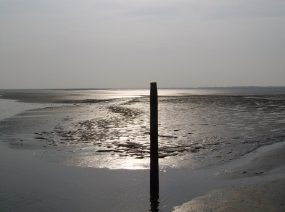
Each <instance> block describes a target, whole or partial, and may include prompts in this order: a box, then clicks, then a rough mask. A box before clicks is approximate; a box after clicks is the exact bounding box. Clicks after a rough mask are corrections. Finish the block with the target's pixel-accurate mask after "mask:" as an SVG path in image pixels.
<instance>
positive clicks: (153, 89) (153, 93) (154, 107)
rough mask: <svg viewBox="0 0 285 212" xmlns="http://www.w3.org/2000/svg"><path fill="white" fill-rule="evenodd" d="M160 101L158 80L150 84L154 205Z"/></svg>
mask: <svg viewBox="0 0 285 212" xmlns="http://www.w3.org/2000/svg"><path fill="white" fill-rule="evenodd" d="M158 197H159V167H158V101H157V85H156V82H152V83H151V84H150V198H151V203H154V205H153V204H152V206H155V205H156V203H158Z"/></svg>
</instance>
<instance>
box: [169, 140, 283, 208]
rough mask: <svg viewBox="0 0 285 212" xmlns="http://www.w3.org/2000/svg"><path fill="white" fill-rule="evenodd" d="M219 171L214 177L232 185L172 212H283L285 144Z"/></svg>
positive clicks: (262, 150) (207, 194)
mask: <svg viewBox="0 0 285 212" xmlns="http://www.w3.org/2000/svg"><path fill="white" fill-rule="evenodd" d="M221 170H222V172H220V173H219V174H218V175H219V176H220V177H222V178H224V179H227V180H230V181H232V182H236V183H235V185H232V186H226V187H225V188H220V189H217V190H213V191H210V192H208V193H206V194H205V195H202V196H200V197H197V198H194V199H193V200H191V201H189V202H187V203H184V204H182V205H181V206H177V207H175V209H174V212H196V211H197V212H208V211H218V212H227V211H233V212H238V211H244V212H252V211H257V212H259V211H260V212H267V211H270V212H281V211H285V142H283V143H280V144H275V145H271V146H267V147H263V148H261V149H259V150H257V151H256V152H253V153H251V154H250V155H247V156H246V158H243V159H241V160H239V161H235V162H234V163H232V164H227V165H225V166H224V167H223V168H222V169H221ZM237 182H238V183H237Z"/></svg>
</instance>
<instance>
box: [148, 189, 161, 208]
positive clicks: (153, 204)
mask: <svg viewBox="0 0 285 212" xmlns="http://www.w3.org/2000/svg"><path fill="white" fill-rule="evenodd" d="M158 200H159V195H158V193H157V194H150V210H149V211H151V212H159V201H158Z"/></svg>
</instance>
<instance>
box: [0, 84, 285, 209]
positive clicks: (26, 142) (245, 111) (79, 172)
mask: <svg viewBox="0 0 285 212" xmlns="http://www.w3.org/2000/svg"><path fill="white" fill-rule="evenodd" d="M0 94H1V99H0V101H1V102H2V107H3V109H4V108H5V111H8V112H6V113H7V114H9V111H10V110H12V108H13V107H12V106H13V105H14V106H15V105H17V107H18V109H17V110H15V111H17V112H13V113H11V114H9V115H7V114H6V115H5V114H4V115H3V118H2V120H1V121H0V142H1V144H0V151H1V154H0V155H1V156H0V157H1V160H0V161H1V162H0V167H1V173H0V175H1V176H0V177H1V183H0V188H1V191H3V192H2V193H1V195H0V203H1V204H0V209H1V210H3V211H39V210H41V211H94V210H95V211H148V210H149V209H150V203H149V97H148V91H147V90H105V91H102V90H18V91H15V90H8V91H7V90H2V91H1V92H0ZM284 94H285V89H284V88H279V89H276V88H275V89H272V88H271V90H270V88H268V89H267V90H266V89H264V88H262V89H261V90H260V89H257V88H256V90H254V89H252V88H248V90H245V89H232V88H231V89H225V88H224V89H216V90H215V89H208V90H207V89H200V90H199V89H192V90H191V89H185V90H175V89H174V90H161V91H160V92H159V158H160V159H159V162H160V199H159V203H160V204H159V211H172V210H176V211H212V210H213V209H215V207H216V206H215V205H213V203H211V201H212V202H215V203H217V202H219V201H226V198H222V199H221V198H220V199H219V198H218V196H219V194H223V192H225V193H227V194H228V193H230V194H229V195H227V194H226V195H224V196H226V197H229V200H228V203H227V204H228V205H229V206H228V205H227V206H224V207H221V208H219V210H220V211H223V210H224V211H227V210H228V209H229V208H228V207H233V208H234V204H237V203H234V202H232V203H231V200H230V199H235V200H237V201H239V202H240V203H238V205H239V204H242V203H243V202H246V201H242V199H241V197H242V196H246V195H244V193H247V194H250V193H251V192H253V191H256V192H255V193H256V201H255V202H254V201H253V200H252V201H251V203H248V202H247V203H244V204H246V207H245V208H246V209H248V211H262V209H264V208H267V209H268V208H269V209H270V210H271V211H280V210H281V211H282V210H283V209H284V208H283V207H284V200H283V199H285V198H279V199H280V201H279V200H278V198H277V200H276V201H277V202H278V203H277V202H270V201H269V200H270V199H268V195H269V196H270V195H271V194H272V195H271V196H272V197H273V196H274V195H277V194H278V192H279V197H283V196H284V193H282V192H281V191H279V190H278V189H279V188H282V187H283V186H282V185H284V183H283V182H284V174H285V172H284V166H283V164H284V157H282V155H284V154H283V153H284V148H283V146H282V145H283V142H284V141H285V95H284ZM1 102H0V103H1ZM8 104H9V108H11V109H10V110H7V105H8ZM10 105H11V106H10ZM0 106H1V104H0ZM3 111H4V110H3ZM259 161H260V162H259ZM271 184H272V185H273V186H272V189H270V190H269V194H267V196H265V195H264V194H263V192H261V190H262V188H265V187H266V186H267V185H271ZM277 185H280V186H277ZM243 188H245V189H243ZM257 188H260V189H261V190H260V189H259V190H258V189H257ZM239 193H242V195H238V194H239ZM276 193H277V194H276ZM231 194H232V195H231ZM207 195H210V196H211V198H209V196H207ZM231 196H232V197H233V198H231ZM248 196H249V197H250V195H248ZM277 196H278V195H277ZM214 197H216V199H215V198H214ZM249 197H248V198H247V199H248V200H249V199H250V198H249ZM258 197H259V199H258ZM197 198H198V199H197ZM263 199H268V201H259V200H263ZM275 199H276V198H275ZM189 201H190V202H189ZM258 201H259V202H261V203H260V204H261V206H259V207H256V206H254V205H255V204H256V202H258ZM185 202H188V203H185ZM198 202H199V204H200V205H199V204H198ZM183 203H185V204H183ZM263 203H264V207H263V205H262V204H263ZM276 204H277V205H278V207H277V206H276ZM179 205H181V206H179ZM201 205H206V206H207V207H206V206H205V207H204V206H203V207H201ZM220 205H222V204H220ZM219 210H217V211H219ZM233 210H234V209H233ZM270 210H268V211H270ZM236 211H238V210H236ZM263 211H265V210H263Z"/></svg>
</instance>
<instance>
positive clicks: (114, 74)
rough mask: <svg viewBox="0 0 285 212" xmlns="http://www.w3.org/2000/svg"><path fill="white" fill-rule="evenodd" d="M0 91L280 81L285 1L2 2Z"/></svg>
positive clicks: (284, 77) (284, 63)
mask: <svg viewBox="0 0 285 212" xmlns="http://www.w3.org/2000/svg"><path fill="white" fill-rule="evenodd" d="M0 27H1V34H0V88H73V87H76V88H86V87H87V88H91V87H92V88H102V87H103V88H106V87H148V85H149V82H150V81H158V83H159V86H160V87H195V86H232V85H261V86H262V85H283V86H284V85H285V0H0Z"/></svg>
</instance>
